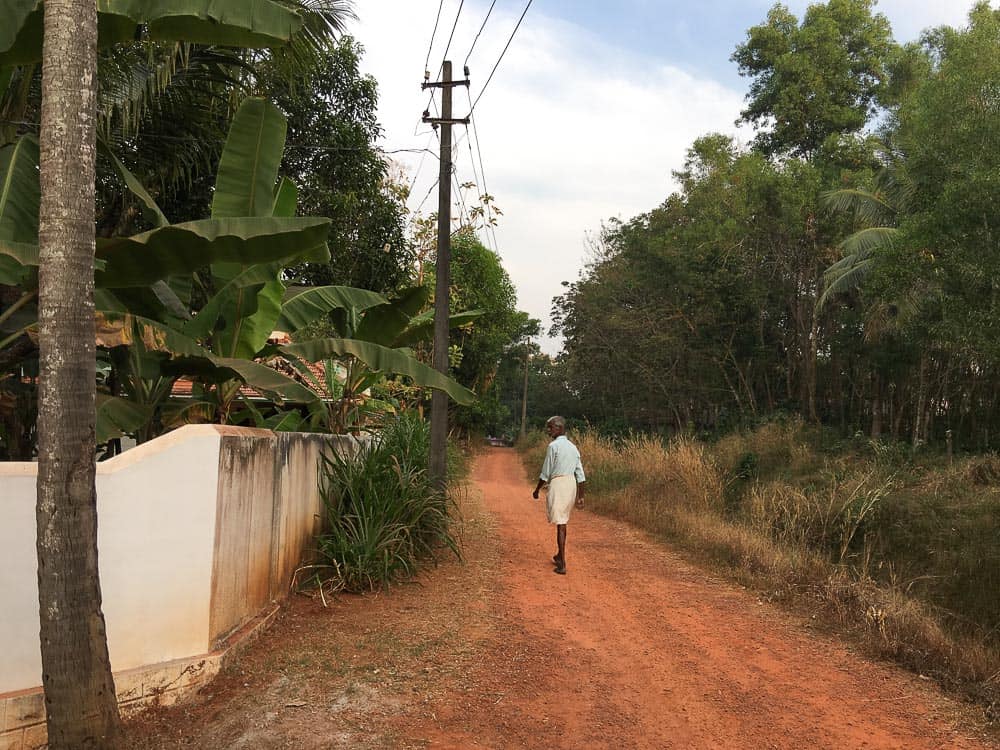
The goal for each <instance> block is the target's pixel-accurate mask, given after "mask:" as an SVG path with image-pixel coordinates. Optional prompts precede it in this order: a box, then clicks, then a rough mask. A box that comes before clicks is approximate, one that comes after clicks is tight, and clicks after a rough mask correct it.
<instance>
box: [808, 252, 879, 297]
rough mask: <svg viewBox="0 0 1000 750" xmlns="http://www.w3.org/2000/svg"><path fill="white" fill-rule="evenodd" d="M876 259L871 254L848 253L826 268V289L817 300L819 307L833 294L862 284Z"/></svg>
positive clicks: (824, 279) (824, 277)
mask: <svg viewBox="0 0 1000 750" xmlns="http://www.w3.org/2000/svg"><path fill="white" fill-rule="evenodd" d="M874 260H875V259H874V257H873V256H871V255H868V256H858V255H848V256H846V257H844V258H841V259H840V260H838V261H837V262H836V263H834V264H833V265H832V266H830V267H829V268H828V269H826V271H825V272H824V274H823V286H824V289H823V293H822V294H821V295H820V298H819V299H818V300H817V301H816V306H817V308H822V307H823V305H825V304H826V302H827V300H828V299H829V298H830V297H832V296H833V295H836V294H842V293H845V292H850V291H852V290H854V289H857V288H858V287H859V286H861V284H862V282H863V281H864V279H865V277H866V276H867V275H868V273H869V272H870V271H871V268H872V265H873V263H874Z"/></svg>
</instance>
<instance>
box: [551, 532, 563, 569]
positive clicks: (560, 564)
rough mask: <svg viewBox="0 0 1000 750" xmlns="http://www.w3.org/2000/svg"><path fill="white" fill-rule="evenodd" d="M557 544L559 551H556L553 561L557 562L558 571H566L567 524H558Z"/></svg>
mask: <svg viewBox="0 0 1000 750" xmlns="http://www.w3.org/2000/svg"><path fill="white" fill-rule="evenodd" d="M556 545H557V546H558V547H559V551H558V552H556V554H555V557H553V558H552V561H553V562H554V563H555V564H556V570H555V572H556V573H560V574H565V573H566V524H564V523H560V524H556Z"/></svg>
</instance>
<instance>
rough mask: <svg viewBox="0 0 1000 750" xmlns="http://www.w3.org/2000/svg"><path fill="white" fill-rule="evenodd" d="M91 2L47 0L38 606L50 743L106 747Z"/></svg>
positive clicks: (109, 743)
mask: <svg viewBox="0 0 1000 750" xmlns="http://www.w3.org/2000/svg"><path fill="white" fill-rule="evenodd" d="M96 50H97V6H96V4H95V3H94V0H46V2H45V41H44V48H43V63H42V113H41V139H40V141H41V171H40V175H41V190H42V200H41V209H40V214H39V221H40V231H39V245H40V264H39V266H40V268H39V310H38V313H39V315H38V317H39V350H40V362H39V364H40V371H39V399H38V401H39V408H38V505H37V513H36V516H37V529H38V536H37V549H38V601H39V617H40V621H41V632H40V635H41V651H42V684H43V686H44V688H45V706H46V712H47V723H48V733H49V748H52V749H53V750H57V749H59V748H106V747H113V746H114V745H115V742H116V737H117V732H118V723H119V717H118V706H117V702H116V700H115V688H114V681H113V679H112V676H111V665H110V661H109V659H108V645H107V638H106V635H105V626H104V615H103V614H102V612H101V590H100V582H99V580H98V574H97V494H96V490H95V486H94V420H95V408H94V402H95V374H94V361H95V359H94V303H93V280H94V157H95V130H94V119H95V116H96V108H95V98H96V67H97V52H96Z"/></svg>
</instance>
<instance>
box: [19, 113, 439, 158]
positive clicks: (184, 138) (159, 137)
mask: <svg viewBox="0 0 1000 750" xmlns="http://www.w3.org/2000/svg"><path fill="white" fill-rule="evenodd" d="M0 123H3V124H4V125H22V126H26V127H34V128H37V127H40V125H39V123H37V122H30V121H28V120H0ZM136 138H137V139H138V140H140V141H162V142H169V143H213V144H216V145H225V143H226V139H225V138H199V137H196V136H193V135H167V134H165V133H140V134H139V135H138V136H137V137H136ZM429 145H430V144H429V143H428V146H429ZM285 148H287V149H298V150H305V151H317V152H323V153H326V152H331V153H336V152H354V151H375V152H377V153H380V154H386V155H388V154H424V156H425V157H426V155H427V154H431V155H432V156H434V157H435V158H437V152H436V151H434V150H432V149H430V148H427V147H425V148H392V149H384V148H380V147H379V146H325V145H323V144H321V143H296V142H294V141H292V142H286V143H285Z"/></svg>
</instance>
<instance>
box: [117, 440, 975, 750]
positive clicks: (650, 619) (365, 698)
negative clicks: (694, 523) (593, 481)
mask: <svg viewBox="0 0 1000 750" xmlns="http://www.w3.org/2000/svg"><path fill="white" fill-rule="evenodd" d="M473 479H474V482H475V485H476V487H478V489H479V490H481V492H482V498H481V501H480V500H479V499H478V498H477V497H475V496H473V497H470V498H469V499H468V501H467V502H465V503H464V504H463V507H464V508H465V512H466V514H467V517H468V520H467V532H466V535H465V537H466V538H465V550H466V556H467V561H466V562H465V563H464V564H459V563H455V562H447V563H444V564H442V565H441V566H440V567H438V568H436V569H433V570H431V571H429V572H428V573H427V574H426V575H425V576H423V577H422V579H421V585H420V586H405V587H400V588H394V589H393V590H392V591H391V592H390V593H388V594H384V595H381V596H378V597H370V598H359V597H351V598H341V599H339V600H338V601H337V602H336V603H335V604H334V605H333V606H332V607H330V608H329V609H325V608H323V607H322V606H321V605H320V604H319V603H318V602H314V601H312V600H305V599H303V598H298V599H296V600H295V601H293V602H292V604H291V606H290V607H289V609H288V612H287V614H286V615H285V617H284V618H283V619H282V621H281V622H279V623H278V624H277V625H276V626H275V627H274V628H273V629H272V630H271V631H270V632H269V633H268V634H266V635H265V636H264V638H263V639H262V641H261V642H260V643H259V644H258V645H257V646H255V647H254V649H253V650H252V651H251V652H249V653H248V654H247V655H246V656H244V657H243V658H242V660H241V662H240V664H239V665H238V667H237V668H236V669H232V670H229V672H228V673H226V674H224V675H223V676H222V677H220V678H219V679H218V680H217V681H216V683H215V684H214V685H213V686H211V687H209V688H208V691H210V692H211V693H212V695H209V696H203V697H202V698H201V699H200V700H198V701H196V702H195V703H194V704H193V705H190V706H188V707H182V708H174V709H168V710H162V711H160V712H157V713H154V714H152V715H150V716H147V717H146V718H145V719H140V720H139V722H138V723H136V724H133V725H132V726H131V727H130V731H131V732H132V735H131V738H132V742H133V744H132V746H136V747H138V746H146V747H163V748H165V747H177V746H191V747H212V748H223V747H232V748H237V747H247V748H272V747H273V748H277V747H290V748H291V747H294V748H327V747H371V748H377V747H391V748H404V747H443V748H467V747H488V748H754V749H756V748H781V749H785V748H787V749H788V750H792V749H794V750H799V749H801V748H849V749H852V750H853V749H854V748H905V749H906V750H922V749H924V748H926V749H928V750H929V749H930V748H968V749H972V748H987V747H995V745H993V744H991V742H990V740H989V739H987V738H986V737H984V736H983V735H982V733H981V732H980V731H979V730H978V729H977V728H976V727H975V725H974V724H973V722H972V720H971V719H970V718H969V714H970V712H969V710H968V709H966V708H964V707H962V706H960V705H959V704H957V703H956V702H954V701H952V700H951V699H948V698H946V697H943V696H942V695H941V694H940V693H939V692H938V691H937V690H936V689H935V687H934V686H933V685H932V684H931V683H930V682H929V681H927V680H923V679H920V678H919V677H918V676H916V675H911V674H908V673H906V672H903V671H902V670H900V669H897V668H895V667H892V666H889V665H885V664H881V663H873V662H871V661H868V660H866V659H864V658H862V657H860V656H858V655H857V654H855V653H854V652H853V651H851V650H850V649H849V648H848V647H846V646H844V645H842V644H840V643H839V642H836V641H834V640H832V639H830V638H828V637H826V636H822V635H820V634H817V633H814V632H812V630H811V629H810V628H809V627H808V624H804V623H803V622H801V621H800V620H799V619H798V618H796V617H794V616H791V615H788V614H786V613H783V612H781V611H778V610H775V609H774V608H772V607H771V606H770V605H766V604H763V603H761V602H760V601H759V600H758V599H757V598H756V597H755V596H754V595H752V594H751V593H748V592H746V591H744V590H742V589H740V588H738V587H734V586H733V585H731V584H729V583H726V582H724V581H722V580H719V579H718V578H716V577H713V576H712V575H711V574H709V573H706V572H705V571H704V570H701V569H699V568H696V567H694V566H692V565H691V564H689V563H687V562H684V561H683V560H682V559H680V558H679V557H678V556H677V555H675V554H673V553H672V552H670V551H669V550H668V549H666V548H664V547H662V546H660V545H658V544H656V543H654V542H652V541H650V540H649V538H648V537H646V536H645V535H644V534H642V533H640V532H637V531H635V530H633V529H631V528H630V527H628V526H626V525H624V524H620V523H615V522H612V521H609V520H607V519H604V518H600V517H597V516H595V515H593V514H591V513H588V512H586V511H583V512H580V511H577V512H576V513H575V514H574V516H573V518H572V521H571V523H570V525H569V539H568V544H567V567H568V575H566V576H559V575H553V573H552V564H551V561H550V555H551V554H552V553H553V552H554V536H555V534H554V530H553V529H554V527H550V526H548V525H547V524H546V523H545V519H544V513H543V510H542V507H541V504H540V503H538V502H536V501H532V500H531V488H532V483H531V482H529V481H528V480H527V478H526V477H525V474H524V471H523V469H522V468H521V465H520V461H519V459H518V456H517V455H516V454H515V453H514V452H513V451H511V450H509V449H508V450H505V449H492V450H490V451H489V452H488V453H485V454H484V455H482V456H481V457H480V458H479V459H478V460H477V462H476V466H475V470H474V477H473Z"/></svg>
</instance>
